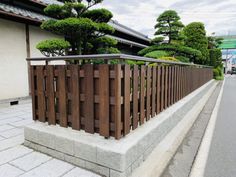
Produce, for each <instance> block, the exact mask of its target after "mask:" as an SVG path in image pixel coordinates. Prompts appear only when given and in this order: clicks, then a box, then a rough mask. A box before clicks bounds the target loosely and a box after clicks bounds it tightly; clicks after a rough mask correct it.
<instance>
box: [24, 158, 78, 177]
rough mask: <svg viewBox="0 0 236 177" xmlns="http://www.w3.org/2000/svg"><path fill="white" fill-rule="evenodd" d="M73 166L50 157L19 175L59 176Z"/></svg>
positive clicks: (33, 176) (32, 176)
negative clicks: (48, 159)
mask: <svg viewBox="0 0 236 177" xmlns="http://www.w3.org/2000/svg"><path fill="white" fill-rule="evenodd" d="M73 168H75V167H74V166H73V165H70V164H69V163H66V162H63V161H61V160H57V159H52V160H50V161H48V162H46V163H44V164H42V165H41V166H39V167H37V168H34V169H33V170H31V171H29V172H27V173H25V174H23V175H21V176H20V177H59V176H61V175H63V174H65V173H67V172H69V171H70V170H72V169H73Z"/></svg>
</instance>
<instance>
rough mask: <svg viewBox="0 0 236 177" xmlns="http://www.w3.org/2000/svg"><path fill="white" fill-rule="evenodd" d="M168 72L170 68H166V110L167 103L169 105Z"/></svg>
mask: <svg viewBox="0 0 236 177" xmlns="http://www.w3.org/2000/svg"><path fill="white" fill-rule="evenodd" d="M168 70H169V67H168V66H166V67H165V99H164V100H165V103H164V109H166V108H167V103H168Z"/></svg>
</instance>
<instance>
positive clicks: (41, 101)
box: [36, 66, 46, 122]
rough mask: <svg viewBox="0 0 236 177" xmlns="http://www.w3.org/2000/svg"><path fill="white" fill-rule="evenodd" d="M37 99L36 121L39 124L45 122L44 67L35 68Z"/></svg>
mask: <svg viewBox="0 0 236 177" xmlns="http://www.w3.org/2000/svg"><path fill="white" fill-rule="evenodd" d="M36 70H37V71H36V72H37V98H38V105H39V106H38V119H39V121H40V122H45V121H46V101H45V90H44V86H45V81H44V74H43V72H44V66H37V67H36Z"/></svg>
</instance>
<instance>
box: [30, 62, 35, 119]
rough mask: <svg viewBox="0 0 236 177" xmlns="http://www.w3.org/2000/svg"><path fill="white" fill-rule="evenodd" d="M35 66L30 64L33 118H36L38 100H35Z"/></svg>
mask: <svg viewBox="0 0 236 177" xmlns="http://www.w3.org/2000/svg"><path fill="white" fill-rule="evenodd" d="M35 72H36V70H35V66H30V78H31V79H30V81H31V82H30V86H31V98H32V116H33V120H36V100H35V82H36V81H35Z"/></svg>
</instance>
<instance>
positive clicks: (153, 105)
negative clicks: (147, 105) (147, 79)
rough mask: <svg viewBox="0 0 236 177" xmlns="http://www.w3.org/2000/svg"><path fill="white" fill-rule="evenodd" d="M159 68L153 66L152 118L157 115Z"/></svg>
mask: <svg viewBox="0 0 236 177" xmlns="http://www.w3.org/2000/svg"><path fill="white" fill-rule="evenodd" d="M156 81H157V68H156V66H153V68H152V117H155V115H156V90H157V85H156Z"/></svg>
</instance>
